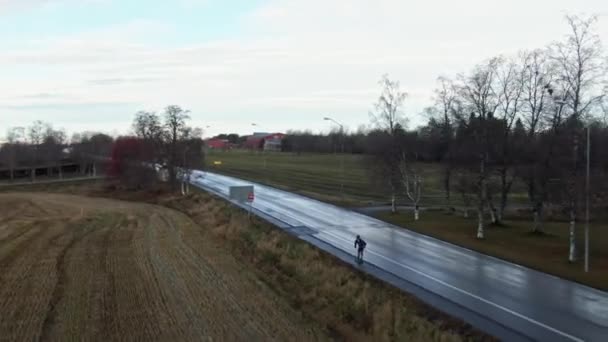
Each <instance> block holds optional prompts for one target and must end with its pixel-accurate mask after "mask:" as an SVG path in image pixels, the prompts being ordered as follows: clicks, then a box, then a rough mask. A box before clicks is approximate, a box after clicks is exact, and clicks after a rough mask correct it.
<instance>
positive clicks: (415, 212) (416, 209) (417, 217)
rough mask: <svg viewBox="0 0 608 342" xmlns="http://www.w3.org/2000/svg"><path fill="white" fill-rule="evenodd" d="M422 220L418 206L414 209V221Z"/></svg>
mask: <svg viewBox="0 0 608 342" xmlns="http://www.w3.org/2000/svg"><path fill="white" fill-rule="evenodd" d="M419 219H420V209H419V208H418V205H416V206H415V207H414V221H418V220H419Z"/></svg>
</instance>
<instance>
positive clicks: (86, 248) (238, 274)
mask: <svg viewBox="0 0 608 342" xmlns="http://www.w3.org/2000/svg"><path fill="white" fill-rule="evenodd" d="M200 230H201V227H199V226H197V225H196V224H195V223H194V222H192V221H191V220H190V219H189V218H188V217H187V216H185V215H183V214H181V213H178V212H176V211H173V210H170V209H168V208H164V207H159V206H154V205H149V204H141V203H132V202H121V201H115V200H107V199H98V198H89V197H80V196H70V195H58V194H31V193H19V194H0V340H10V341H14V340H18V341H25V340H27V341H32V340H62V341H67V340H72V341H74V340H79V341H85V340H100V341H111V340H139V341H153V340H164V341H177V340H197V341H200V340H216V341H217V340H219V341H226V340H229V341H233V340H243V341H269V340H279V341H288V340H316V339H323V338H324V336H323V334H322V333H320V332H319V330H318V329H317V328H316V326H313V325H312V323H309V322H308V321H305V320H304V319H303V318H302V317H301V316H300V315H299V314H298V313H297V312H295V311H294V310H293V309H291V307H289V305H287V303H285V302H284V301H283V300H282V299H281V298H280V297H277V295H276V294H274V293H273V292H272V291H271V290H270V289H268V288H267V287H266V286H265V285H263V284H261V283H260V282H259V281H258V280H257V278H256V277H255V276H254V274H253V272H252V271H250V270H248V269H247V268H246V267H245V266H244V265H242V264H240V263H239V262H238V261H236V260H235V259H234V258H233V257H232V256H231V255H230V254H229V253H228V252H226V251H224V250H222V248H221V246H218V245H214V243H213V242H211V241H207V240H206V239H204V238H203V235H202V234H201V233H200Z"/></svg>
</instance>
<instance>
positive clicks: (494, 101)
mask: <svg viewBox="0 0 608 342" xmlns="http://www.w3.org/2000/svg"><path fill="white" fill-rule="evenodd" d="M500 62H501V61H500V59H499V58H493V59H491V60H489V61H488V62H486V63H484V64H481V65H478V66H477V67H475V69H474V70H473V72H472V74H471V75H469V76H463V75H461V76H460V85H459V86H460V92H461V96H462V98H463V100H464V101H466V103H467V105H468V106H469V108H470V109H471V111H472V115H471V120H472V122H470V124H471V125H474V126H475V129H474V130H473V132H474V138H475V140H476V144H475V145H476V146H477V151H476V152H477V154H478V165H479V169H478V170H479V171H478V184H479V185H478V196H477V200H478V203H477V204H478V214H477V215H478V225H477V238H478V239H483V238H484V230H485V220H484V208H485V206H486V201H487V179H488V171H489V170H488V154H489V153H488V152H489V151H488V147H489V140H488V127H487V126H488V121H489V120H490V119H492V118H493V117H494V113H495V112H496V109H497V108H498V106H499V105H500V102H499V98H498V96H497V95H496V90H495V86H496V77H497V72H496V70H497V67H498V65H499V63H500Z"/></svg>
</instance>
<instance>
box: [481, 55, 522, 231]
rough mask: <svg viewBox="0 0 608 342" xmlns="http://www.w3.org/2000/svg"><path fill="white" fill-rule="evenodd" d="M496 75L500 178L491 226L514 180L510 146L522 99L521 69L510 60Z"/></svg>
mask: <svg viewBox="0 0 608 342" xmlns="http://www.w3.org/2000/svg"><path fill="white" fill-rule="evenodd" d="M498 67H499V68H498V72H497V88H498V89H497V96H498V98H499V100H498V103H499V106H498V110H497V114H499V116H498V119H499V121H498V123H499V132H497V133H498V134H499V135H500V136H499V137H497V138H499V143H498V144H497V145H498V146H499V150H498V151H496V152H497V156H496V157H495V159H496V162H497V172H498V175H499V178H500V190H499V193H500V205H499V207H498V210H497V213H496V214H493V215H492V218H493V221H494V223H500V222H501V221H502V218H503V214H504V211H505V209H506V207H507V201H508V196H509V193H510V192H511V187H512V185H513V181H514V180H515V174H514V162H515V160H514V158H515V154H516V153H517V152H518V151H514V149H513V146H514V144H512V142H511V138H512V136H513V134H512V129H513V124H514V123H515V120H516V118H517V117H518V116H519V114H520V111H521V108H522V105H523V98H524V89H525V86H524V84H525V83H524V82H525V76H524V75H525V72H524V68H525V67H522V66H521V65H519V64H517V63H516V62H515V61H514V60H506V61H505V62H504V63H501V64H499V66H498ZM489 203H490V204H491V207H492V211H491V212H492V213H493V212H494V210H495V209H494V206H493V203H492V201H491V200H490V201H489Z"/></svg>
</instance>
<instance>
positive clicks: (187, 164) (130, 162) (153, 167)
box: [110, 105, 205, 194]
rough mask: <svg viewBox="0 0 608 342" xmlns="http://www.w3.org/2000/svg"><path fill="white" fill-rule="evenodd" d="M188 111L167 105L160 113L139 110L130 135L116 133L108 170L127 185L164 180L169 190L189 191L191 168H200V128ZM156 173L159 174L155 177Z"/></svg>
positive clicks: (130, 186)
mask: <svg viewBox="0 0 608 342" xmlns="http://www.w3.org/2000/svg"><path fill="white" fill-rule="evenodd" d="M189 120H190V115H189V111H187V110H184V109H182V108H181V107H179V106H175V105H173V106H168V107H167V108H165V110H164V111H163V113H162V114H157V113H154V112H146V111H140V112H138V113H137V114H136V115H135V118H134V120H133V131H134V135H133V136H125V137H119V138H118V139H117V140H116V142H115V144H114V147H113V150H112V155H111V161H112V164H111V168H110V174H111V175H112V176H114V177H117V178H118V179H120V180H121V182H122V183H123V184H124V185H126V186H128V187H129V188H147V187H150V186H151V185H153V184H155V183H157V182H158V181H166V182H168V183H169V184H170V186H171V188H172V190H176V189H177V187H178V186H181V192H182V193H183V194H187V193H188V192H189V180H190V177H191V172H192V171H191V170H192V169H202V168H203V165H204V160H205V158H204V151H203V140H202V139H201V137H202V130H201V129H200V128H193V127H191V126H190V125H189V124H188V122H189ZM159 175H160V177H159Z"/></svg>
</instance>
